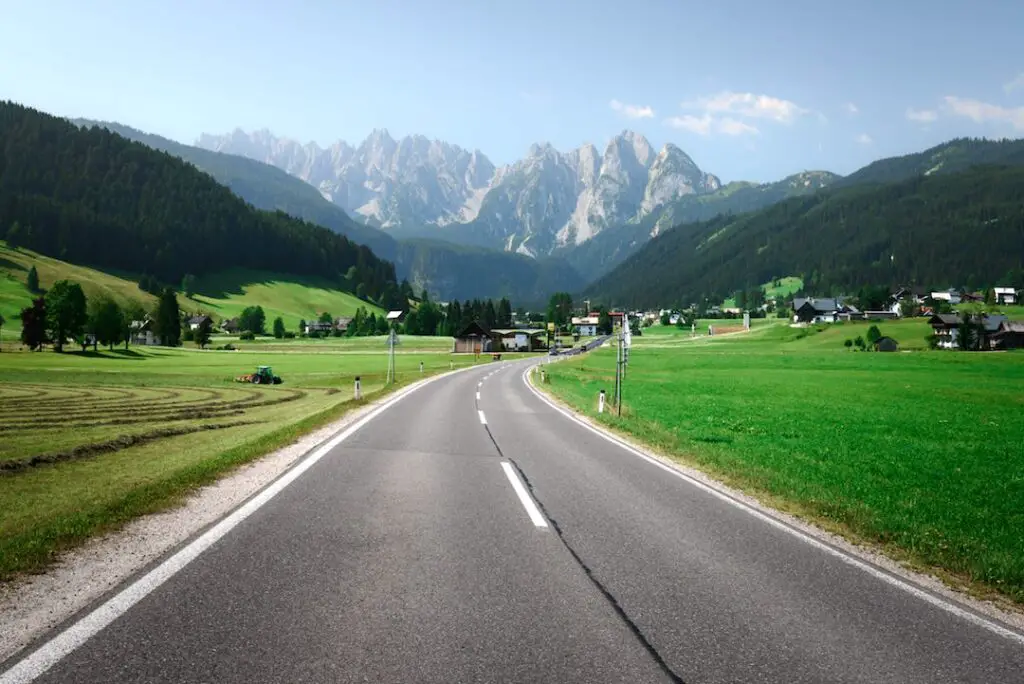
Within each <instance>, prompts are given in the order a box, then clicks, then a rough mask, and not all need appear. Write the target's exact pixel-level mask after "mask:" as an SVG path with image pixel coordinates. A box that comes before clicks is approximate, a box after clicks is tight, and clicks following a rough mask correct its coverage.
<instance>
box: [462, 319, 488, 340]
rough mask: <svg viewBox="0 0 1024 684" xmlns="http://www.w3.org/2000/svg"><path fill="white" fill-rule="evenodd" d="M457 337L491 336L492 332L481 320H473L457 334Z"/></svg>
mask: <svg viewBox="0 0 1024 684" xmlns="http://www.w3.org/2000/svg"><path fill="white" fill-rule="evenodd" d="M455 337H486V338H490V337H491V332H490V331H489V330H487V328H485V327H484V326H483V325H482V324H481V323H480V322H479V321H473V322H472V323H470V324H469V325H467V326H466V327H465V328H463V329H462V330H460V331H459V332H457V333H456V334H455Z"/></svg>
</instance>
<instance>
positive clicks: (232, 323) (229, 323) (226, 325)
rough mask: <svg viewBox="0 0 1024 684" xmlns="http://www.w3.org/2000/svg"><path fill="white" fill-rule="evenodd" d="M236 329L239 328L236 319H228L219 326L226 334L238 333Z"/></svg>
mask: <svg viewBox="0 0 1024 684" xmlns="http://www.w3.org/2000/svg"><path fill="white" fill-rule="evenodd" d="M238 327H239V326H238V319H237V318H228V319H226V320H225V321H224V322H223V323H221V324H220V329H221V330H223V331H224V332H227V333H236V332H238Z"/></svg>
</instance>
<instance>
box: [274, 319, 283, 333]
mask: <svg viewBox="0 0 1024 684" xmlns="http://www.w3.org/2000/svg"><path fill="white" fill-rule="evenodd" d="M274 337H276V338H277V339H281V338H282V337H284V321H283V320H282V319H281V317H280V316H278V317H277V318H275V319H274Z"/></svg>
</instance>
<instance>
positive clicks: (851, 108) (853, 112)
mask: <svg viewBox="0 0 1024 684" xmlns="http://www.w3.org/2000/svg"><path fill="white" fill-rule="evenodd" d="M843 109H845V110H846V113H847V114H849V115H850V116H857V115H858V114H860V108H859V107H857V105H855V104H853V103H852V102H847V103H846V104H844V105H843Z"/></svg>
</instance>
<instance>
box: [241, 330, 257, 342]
mask: <svg viewBox="0 0 1024 684" xmlns="http://www.w3.org/2000/svg"><path fill="white" fill-rule="evenodd" d="M238 339H240V340H255V339H256V333H254V332H253V331H252V330H243V331H242V333H241V334H240V335H239V336H238Z"/></svg>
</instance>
